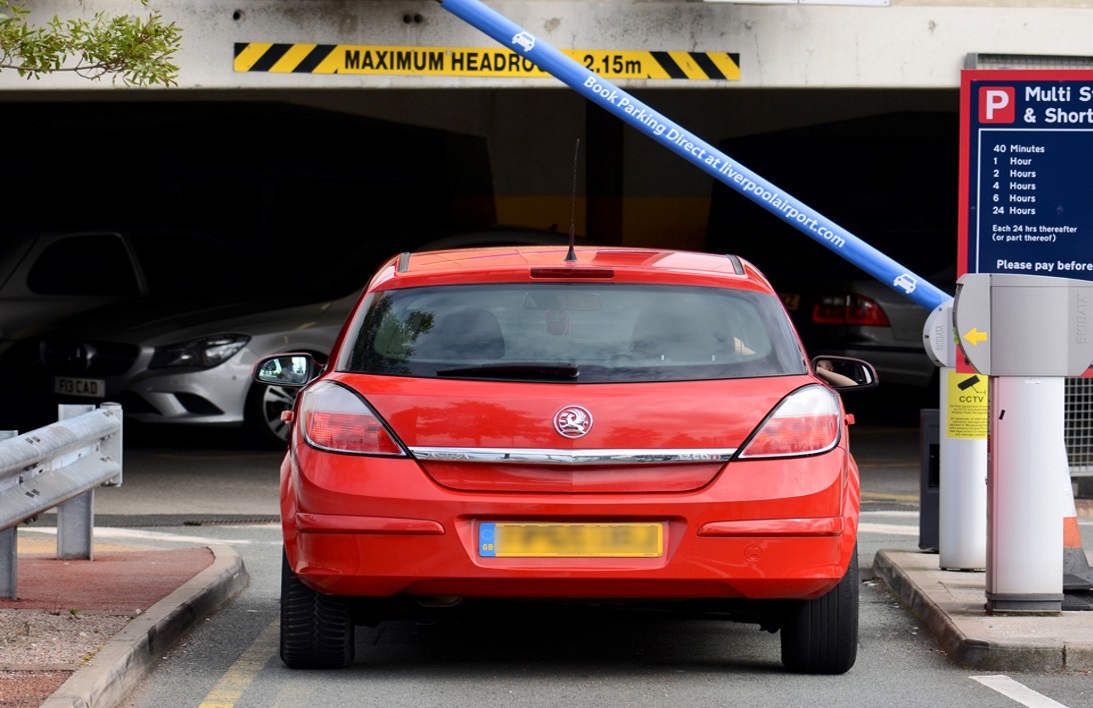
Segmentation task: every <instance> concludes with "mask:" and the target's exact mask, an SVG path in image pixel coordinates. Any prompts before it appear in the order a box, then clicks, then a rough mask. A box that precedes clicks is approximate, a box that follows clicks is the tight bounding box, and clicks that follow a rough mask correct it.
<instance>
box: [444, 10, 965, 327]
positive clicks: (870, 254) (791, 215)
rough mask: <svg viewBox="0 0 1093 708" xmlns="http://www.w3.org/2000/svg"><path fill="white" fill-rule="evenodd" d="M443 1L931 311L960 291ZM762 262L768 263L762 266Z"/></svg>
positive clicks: (538, 47)
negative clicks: (939, 284)
mask: <svg viewBox="0 0 1093 708" xmlns="http://www.w3.org/2000/svg"><path fill="white" fill-rule="evenodd" d="M437 2H439V3H440V5H441V7H443V8H444V9H445V10H447V11H449V12H451V13H452V14H453V15H455V16H456V17H459V18H460V19H462V20H464V21H465V22H467V23H468V24H470V25H472V26H474V27H476V28H477V29H479V30H481V31H482V32H484V33H485V34H487V35H489V36H490V37H492V38H493V39H495V40H496V41H498V42H500V43H501V44H502V45H504V46H505V47H508V48H509V49H512V50H513V51H515V52H517V53H520V54H523V55H524V56H526V57H527V58H528V59H529V60H530V61H532V62H534V63H535V64H536V65H537V66H538V67H539V68H541V69H542V70H543V71H546V72H548V73H550V74H551V75H553V76H554V77H555V78H557V79H558V80H560V81H561V82H562V83H564V84H566V85H567V86H569V87H570V88H572V89H574V90H575V91H577V92H578V93H581V94H583V95H584V96H585V97H586V98H588V99H589V100H590V101H593V102H594V103H597V104H599V105H600V106H602V107H603V108H604V109H605V110H607V111H609V112H611V113H614V114H615V115H616V116H618V117H619V118H621V119H622V120H623V121H625V122H627V123H629V124H630V125H631V126H633V127H634V128H636V129H637V130H639V131H641V132H643V133H645V134H646V135H648V136H649V137H650V138H652V139H653V140H656V141H658V142H660V143H662V144H664V145H665V146H666V147H667V148H668V149H670V150H672V151H673V152H675V153H677V154H678V155H680V156H682V157H683V158H685V159H687V160H689V161H691V162H692V163H694V164H695V165H696V166H698V167H699V168H700V169H702V170H704V171H706V172H707V173H709V174H710V175H712V176H713V177H714V178H715V179H717V180H720V181H721V182H724V183H725V184H727V185H728V186H729V187H731V188H733V189H735V190H736V191H738V192H740V193H741V194H743V195H744V196H745V197H747V198H749V199H751V200H752V201H753V202H755V203H756V204H758V205H759V206H761V207H763V208H764V209H766V210H767V211H769V212H771V213H772V214H774V215H775V216H777V217H780V218H781V219H782V220H783V221H785V222H786V223H788V224H789V225H790V226H793V227H794V228H796V229H797V230H799V231H801V232H803V233H804V234H805V235H806V236H809V237H810V238H812V239H813V240H815V241H817V242H819V243H821V244H823V245H824V246H826V247H827V248H829V249H830V250H832V251H834V252H835V253H837V254H839V255H840V256H842V257H843V258H845V259H846V260H848V261H850V262H851V263H853V264H854V265H856V266H858V267H859V268H861V269H862V270H864V271H865V272H866V273H868V274H870V275H872V276H873V277H874V278H876V279H877V280H879V281H880V282H882V283H885V284H886V285H888V287H890V288H892V289H893V290H895V291H896V292H898V293H900V294H901V295H905V296H907V297H908V298H910V299H911V300H913V301H914V302H916V303H918V304H919V305H922V306H923V307H925V308H926V309H928V310H933V309H934V308H936V307H938V306H940V305H942V304H943V303H946V302H948V301H950V300H952V299H953V298H952V296H951V295H949V294H948V293H946V292H945V291H943V290H941V289H939V288H937V287H936V286H934V285H933V284H931V283H929V282H928V281H926V280H925V279H924V278H921V277H919V276H918V275H916V274H915V273H913V272H912V271H910V270H909V269H907V268H905V267H903V266H902V265H900V264H899V263H897V262H896V261H894V260H892V259H891V258H889V257H888V256H886V255H884V254H883V253H881V252H880V251H878V250H877V249H875V248H873V247H872V246H870V245H869V244H867V243H866V242H864V241H862V240H861V239H860V238H858V237H857V236H855V235H853V234H851V233H850V232H848V231H847V230H846V229H843V228H842V227H840V226H839V225H837V224H835V223H834V222H832V221H831V220H829V219H827V218H826V217H825V216H823V215H822V214H820V213H818V212H816V211H815V210H813V209H811V208H810V207H808V206H806V205H805V204H803V203H802V202H800V201H798V200H797V199H795V198H794V197H792V196H790V195H789V194H786V193H785V192H783V191H782V190H780V189H778V188H777V187H775V186H774V185H773V184H771V183H770V182H768V181H766V180H765V179H763V178H762V177H759V176H758V175H756V174H755V173H754V172H752V171H750V170H748V169H747V168H746V167H744V166H743V165H740V164H739V163H737V162H734V161H733V160H730V159H729V158H728V157H727V156H726V155H725V154H724V153H722V152H721V151H719V150H717V149H716V148H714V147H713V146H711V145H709V144H707V143H706V142H705V141H703V140H702V139H701V138H698V137H697V136H694V135H691V134H690V133H688V132H687V131H685V130H683V128H681V127H679V126H678V125H676V124H675V123H673V122H672V121H670V120H668V119H667V118H665V117H664V116H663V115H661V114H660V113H657V112H656V111H654V110H653V109H652V108H649V107H648V106H646V105H645V104H644V103H642V102H641V101H639V100H637V99H636V98H634V97H633V96H630V95H629V94H628V93H626V92H625V91H623V90H622V89H620V88H618V87H616V86H615V85H613V84H612V83H611V82H609V81H607V80H606V79H603V78H601V77H599V76H598V75H596V74H595V73H593V72H591V71H589V70H588V69H586V68H585V67H583V66H581V64H580V63H579V62H576V61H574V60H573V59H571V58H569V57H567V56H566V55H565V54H562V53H561V52H559V51H558V50H557V49H555V48H554V47H552V46H550V45H549V44H548V43H546V42H544V41H542V40H541V39H539V38H537V37H535V36H534V35H532V34H531V33H530V32H527V31H525V30H523V29H521V27H520V26H519V25H517V24H515V23H514V22H512V21H511V20H509V19H508V18H506V17H504V16H502V15H500V14H499V13H497V12H495V11H494V10H492V9H490V8H488V7H486V6H485V5H483V4H482V3H481V2H479V1H478V0H437ZM760 267H761V266H760Z"/></svg>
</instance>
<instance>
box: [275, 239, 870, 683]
mask: <svg viewBox="0 0 1093 708" xmlns="http://www.w3.org/2000/svg"><path fill="white" fill-rule="evenodd" d="M825 359H826V361H825V362H823V363H822V364H823V365H822V366H821V365H820V364H821V362H813V363H810V362H809V361H808V359H807V358H806V354H805V352H804V350H803V348H802V346H801V343H800V340H799V339H798V337H797V334H796V332H795V330H794V328H793V325H792V324H791V322H790V319H789V317H788V316H787V314H786V312H785V310H784V309H783V306H782V304H781V301H780V299H779V297H778V295H777V294H776V293H775V292H774V291H773V289H772V288H771V285H770V283H769V282H768V281H767V279H766V278H765V277H764V276H763V275H762V274H761V273H760V272H759V271H758V270H757V269H756V268H755V267H754V266H753V265H752V264H750V263H748V262H747V261H744V260H742V259H740V258H737V257H734V256H729V255H713V254H707V253H689V252H680V251H671V250H657V249H640V248H623V247H589V246H580V247H577V248H575V249H572V250H571V249H569V248H567V247H565V246H560V247H559V246H520V247H489V248H477V249H462V250H448V251H436V252H428V253H424V252H421V253H404V254H402V255H399V256H397V257H394V258H392V259H391V260H389V261H388V262H387V263H385V264H384V265H383V266H382V267H381V268H380V270H379V271H378V272H377V273H376V275H375V276H374V277H373V278H372V280H371V281H370V283H369V284H368V286H367V287H366V288H365V291H364V292H363V294H362V297H361V298H360V301H359V303H358V304H357V306H356V307H355V309H354V311H353V313H352V314H351V315H350V317H349V319H348V320H347V322H346V325H345V327H344V329H343V330H342V332H341V335H340V337H339V339H338V341H337V343H336V344H335V346H334V350H333V352H332V354H331V356H330V360H329V364H328V365H327V366H326V367H325V368H324V369H322V370H321V371H319V370H318V365H317V364H316V363H315V362H314V361H312V360H311V359H310V358H309V357H308V356H307V355H306V354H295V355H291V354H290V355H279V356H275V357H268V358H265V359H263V360H261V361H260V362H259V363H258V365H257V367H256V369H255V377H256V378H257V379H258V380H260V381H262V382H264V383H273V384H276V385H281V386H286V385H287V386H302V387H303V388H302V390H301V391H300V393H299V396H298V397H297V399H296V402H295V406H294V409H293V410H292V411H291V413H287V414H286V418H290V419H291V423H292V433H291V437H290V440H289V447H288V452H287V454H286V456H285V458H284V461H283V463H282V466H281V485H280V494H281V523H282V525H283V534H284V567H283V576H282V588H281V658H282V660H283V661H284V663H285V664H286V665H288V666H290V667H299V668H333V667H341V666H344V665H347V664H349V663H351V662H352V661H353V658H354V628H355V626H357V625H366V624H367V625H374V624H375V623H377V622H379V621H381V620H384V619H389V618H395V617H398V616H400V615H401V613H403V612H405V611H407V610H406V609H405V608H406V607H408V606H411V605H417V606H421V605H430V606H456V605H459V604H463V603H476V602H489V601H498V600H513V599H520V600H536V601H554V600H564V601H567V602H575V601H585V600H588V601H596V602H603V601H608V600H610V601H612V602H624V603H625V602H632V603H640V604H643V605H647V604H649V603H664V604H665V605H666V606H668V607H672V608H674V609H679V610H691V609H694V610H698V609H701V610H704V611H709V610H711V609H712V610H715V611H717V612H718V613H720V614H723V615H724V616H727V617H729V618H730V619H735V620H739V621H743V622H752V623H758V624H760V625H761V626H762V627H763V628H765V629H768V630H770V631H772V632H773V631H779V632H781V648H782V663H783V664H784V666H785V667H786V668H787V669H789V670H791V671H795V672H807V673H825V674H838V673H843V672H845V671H847V670H848V669H850V668H851V666H852V665H853V664H854V661H855V658H856V652H857V642H858V563H857V548H856V539H857V529H858V512H859V480H858V469H857V466H856V464H855V462H854V459H853V457H852V456H851V453H850V449H849V444H848V428H849V425H850V424H851V422H852V420H851V419H850V418H849V417H848V416H847V414H846V413H845V411H844V409H843V406H842V402H841V400H840V397H839V394H838V393H837V392H836V390H837V389H843V388H846V389H852V388H867V387H870V386H872V385H875V384H876V371H875V369H873V367H872V366H871V365H870V364H868V363H866V362H864V361H861V360H856V359H848V358H839V357H825ZM832 364H833V365H834V368H835V369H836V370H841V372H840V373H841V374H842V378H837V377H834V378H824V377H831V376H832V375H831V373H829V372H828V370H827V369H828V368H830V365H832ZM847 377H849V378H847ZM831 381H838V382H840V383H830V382H831Z"/></svg>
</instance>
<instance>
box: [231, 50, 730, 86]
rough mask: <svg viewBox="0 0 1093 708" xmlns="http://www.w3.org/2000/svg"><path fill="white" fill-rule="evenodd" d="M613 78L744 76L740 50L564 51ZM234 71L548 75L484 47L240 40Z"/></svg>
mask: <svg viewBox="0 0 1093 708" xmlns="http://www.w3.org/2000/svg"><path fill="white" fill-rule="evenodd" d="M563 54H566V55H568V56H569V57H570V58H572V59H573V60H575V61H577V62H579V63H580V64H582V65H583V66H584V67H585V68H586V69H588V70H589V71H592V72H594V73H596V74H598V75H600V76H603V77H604V78H608V79H684V80H691V81H710V80H714V81H739V80H740V55H739V54H734V53H729V52H645V51H612V50H604V49H571V50H563ZM234 64H235V71H237V72H265V73H272V74H357V75H360V74H365V75H368V74H384V75H391V74H396V75H402V76H476V77H504V78H511V77H517V78H549V77H550V74H549V73H547V72H545V71H543V70H542V69H540V68H539V67H538V66H536V65H535V64H534V63H532V62H531V61H530V60H528V59H527V58H526V57H525V56H523V55H521V54H517V53H516V52H514V51H512V50H509V49H505V48H503V47H502V48H496V49H487V48H482V47H396V46H364V45H351V44H277V43H272V42H241V43H237V44H236V45H235V62H234Z"/></svg>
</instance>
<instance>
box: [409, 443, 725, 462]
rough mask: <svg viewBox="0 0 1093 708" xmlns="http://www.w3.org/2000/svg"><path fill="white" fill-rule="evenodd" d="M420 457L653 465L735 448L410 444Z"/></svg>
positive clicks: (718, 456) (707, 457) (712, 457)
mask: <svg viewBox="0 0 1093 708" xmlns="http://www.w3.org/2000/svg"><path fill="white" fill-rule="evenodd" d="M410 452H411V453H413V455H414V457H416V458H417V459H419V460H440V461H443V462H493V463H516V464H536V465H655V464H664V463H672V464H674V463H685V462H728V461H729V460H730V459H731V458H732V456H733V455H735V454H736V449H735V448H732V449H728V448H720V449H714V448H711V449H676V450H534V449H524V448H506V447H411V448H410Z"/></svg>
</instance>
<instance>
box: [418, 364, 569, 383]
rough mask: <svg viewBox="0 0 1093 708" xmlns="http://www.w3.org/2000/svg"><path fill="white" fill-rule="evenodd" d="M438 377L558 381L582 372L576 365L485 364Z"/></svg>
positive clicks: (448, 372) (458, 368)
mask: <svg viewBox="0 0 1093 708" xmlns="http://www.w3.org/2000/svg"><path fill="white" fill-rule="evenodd" d="M436 375H437V376H445V377H447V376H452V377H482V378H495V377H496V378H506V379H552V380H556V381H565V380H576V379H577V377H578V376H580V375H581V370H580V368H579V367H578V366H577V365H576V364H542V363H528V364H483V365H481V366H460V367H456V368H453V369H440V370H439V371H437V372H436Z"/></svg>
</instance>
